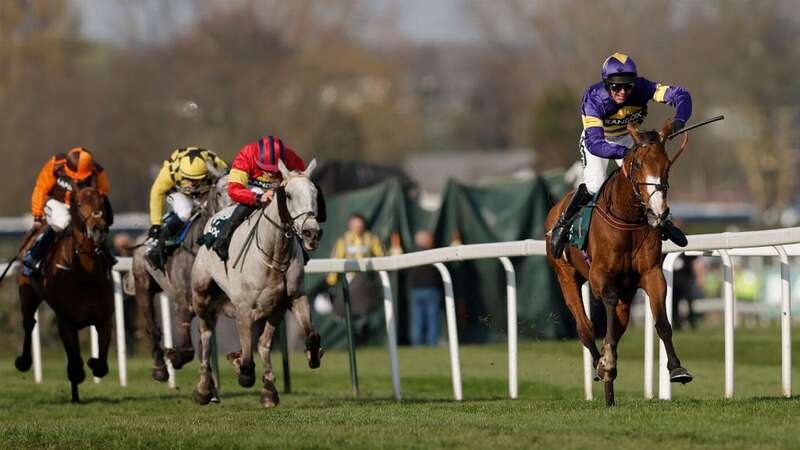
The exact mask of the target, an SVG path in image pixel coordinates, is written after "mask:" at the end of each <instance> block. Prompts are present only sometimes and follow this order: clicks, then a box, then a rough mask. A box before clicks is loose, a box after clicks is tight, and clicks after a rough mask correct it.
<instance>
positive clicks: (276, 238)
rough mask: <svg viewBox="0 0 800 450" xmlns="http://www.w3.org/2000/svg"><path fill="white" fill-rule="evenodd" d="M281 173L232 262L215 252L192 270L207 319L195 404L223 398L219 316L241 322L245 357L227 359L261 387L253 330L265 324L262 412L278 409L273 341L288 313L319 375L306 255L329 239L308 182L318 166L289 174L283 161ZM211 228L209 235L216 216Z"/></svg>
mask: <svg viewBox="0 0 800 450" xmlns="http://www.w3.org/2000/svg"><path fill="white" fill-rule="evenodd" d="M278 167H279V169H280V171H281V174H282V176H283V181H282V182H281V185H280V186H279V187H278V188H277V189H276V190H275V196H274V198H273V200H272V201H271V202H270V203H269V204H268V205H267V206H265V207H263V208H258V209H256V210H255V211H253V213H252V214H251V215H250V217H249V218H248V219H247V220H246V221H245V222H243V223H242V224H241V225H240V226H239V227H238V228H237V229H236V231H234V233H233V236H232V238H231V242H230V255H231V258H230V259H229V260H228V261H227V262H225V261H222V260H220V258H219V256H218V255H217V254H216V252H214V251H213V250H210V249H209V248H208V247H203V248H201V249H200V251H199V252H198V253H197V258H196V259H195V261H194V267H193V269H192V305H193V306H194V310H195V312H196V313H197V317H198V318H199V319H200V321H199V326H200V343H201V347H202V348H201V351H200V370H199V375H200V377H199V381H198V382H197V385H196V387H195V388H194V390H193V391H192V398H193V399H194V401H196V402H197V403H200V404H203V405H205V404H208V403H209V402H210V401H211V399H212V398H217V399H218V398H219V396H218V392H217V387H216V386H215V385H214V380H213V378H212V376H211V365H210V362H209V356H210V350H211V339H212V337H213V333H214V328H215V324H216V321H217V315H218V314H219V313H220V312H223V313H225V314H226V315H227V316H229V317H231V318H233V319H235V320H236V329H237V331H238V333H239V342H240V344H241V351H237V352H232V353H230V354H228V360H229V361H230V362H231V364H233V367H234V370H235V371H236V373H237V374H238V375H239V384H240V385H241V386H243V387H251V386H253V385H254V384H255V381H256V377H255V363H254V362H253V331H254V330H255V329H257V328H259V327H260V326H261V325H263V327H264V331H263V332H262V333H261V336H260V337H259V339H258V353H259V354H260V356H261V359H262V361H263V363H264V373H263V375H262V377H261V381H262V386H263V387H262V389H261V405H262V406H264V407H271V406H275V405H277V404H278V402H279V398H278V391H277V389H276V387H275V384H274V381H275V375H274V374H273V372H272V363H271V362H270V350H271V345H272V336H273V333H274V331H275V328H276V327H277V326H278V325H280V322H281V320H283V317H284V315H285V313H286V311H288V310H291V311H292V313H293V314H294V316H295V318H296V319H297V321H298V323H299V324H300V326H301V327H302V329H303V331H304V333H305V336H306V357H307V359H308V365H309V367H311V368H312V369H316V368H318V367H319V366H320V360H321V358H322V355H323V351H322V348H321V338H320V335H319V333H317V331H316V330H315V329H314V326H313V324H312V323H311V310H310V307H309V302H308V297H306V294H305V290H304V289H305V288H304V285H303V279H304V265H305V261H304V255H303V251H304V250H307V251H313V250H315V249H316V248H317V246H318V245H319V240H320V238H321V236H322V230H321V228H320V223H321V222H324V221H325V215H326V213H325V202H324V198H323V196H322V192H321V191H320V190H319V189H318V188H317V187H316V185H315V184H314V183H313V182H312V181H311V179H310V178H309V177H310V176H311V173H312V171H313V170H314V168H315V167H316V160H312V161H311V163H309V165H308V167H307V168H306V170H305V171H303V172H297V171H293V172H290V171H289V170H288V169H287V168H286V166H285V165H284V164H283V161H279V164H278ZM229 213H230V210H227V211H223V212H221V213H219V214H218V215H217V216H215V217H214V218H212V219H211V220H210V221H209V225H207V226H206V230H207V231H208V230H209V228H210V227H211V223H213V222H214V221H215V219H216V217H218V216H221V215H224V214H229Z"/></svg>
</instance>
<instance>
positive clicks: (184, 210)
mask: <svg viewBox="0 0 800 450" xmlns="http://www.w3.org/2000/svg"><path fill="white" fill-rule="evenodd" d="M167 204H168V205H169V206H170V208H172V212H174V213H175V215H176V216H178V218H179V219H181V222H186V221H187V220H189V218H190V217H192V210H193V209H194V200H192V198H191V197H189V196H188V195H186V194H182V193H180V192H173V193H172V194H169V195H168V196H167Z"/></svg>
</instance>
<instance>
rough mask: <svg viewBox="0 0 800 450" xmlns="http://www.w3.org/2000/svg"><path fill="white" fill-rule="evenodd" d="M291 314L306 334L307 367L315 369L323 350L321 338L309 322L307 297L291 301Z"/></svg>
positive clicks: (309, 312)
mask: <svg viewBox="0 0 800 450" xmlns="http://www.w3.org/2000/svg"><path fill="white" fill-rule="evenodd" d="M292 314H294V317H295V319H297V323H299V324H300V326H301V327H303V333H304V334H305V336H306V358H308V367H311V368H312V369H316V368H318V367H319V365H320V362H321V360H322V355H323V354H324V353H325V352H324V351H323V350H322V338H321V337H320V335H319V333H317V330H315V329H314V324H313V323H311V308H310V307H309V305H308V297H306V296H305V295H303V296H300V297H298V298H296V299H294V300H293V301H292ZM287 339H288V336H287Z"/></svg>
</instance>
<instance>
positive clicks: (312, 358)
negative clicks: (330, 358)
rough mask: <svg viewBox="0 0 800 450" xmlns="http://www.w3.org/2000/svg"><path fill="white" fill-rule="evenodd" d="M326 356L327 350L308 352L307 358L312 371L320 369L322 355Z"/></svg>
mask: <svg viewBox="0 0 800 450" xmlns="http://www.w3.org/2000/svg"><path fill="white" fill-rule="evenodd" d="M324 354H325V350H323V349H321V348H320V349H319V350H317V353H316V354H314V352H312V351H310V350H306V358H308V367H310V368H312V369H319V366H320V365H321V364H322V355H324Z"/></svg>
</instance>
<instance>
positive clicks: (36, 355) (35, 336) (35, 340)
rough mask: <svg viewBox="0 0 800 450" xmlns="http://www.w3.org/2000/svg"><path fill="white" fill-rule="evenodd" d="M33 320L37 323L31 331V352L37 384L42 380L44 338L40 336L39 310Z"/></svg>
mask: <svg viewBox="0 0 800 450" xmlns="http://www.w3.org/2000/svg"><path fill="white" fill-rule="evenodd" d="M33 320H35V321H36V324H35V325H34V326H33V331H32V332H31V347H33V348H32V350H31V352H32V353H33V381H35V382H36V383H37V384H38V383H41V382H42V340H41V338H40V336H39V310H38V309H37V310H36V312H35V313H33Z"/></svg>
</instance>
